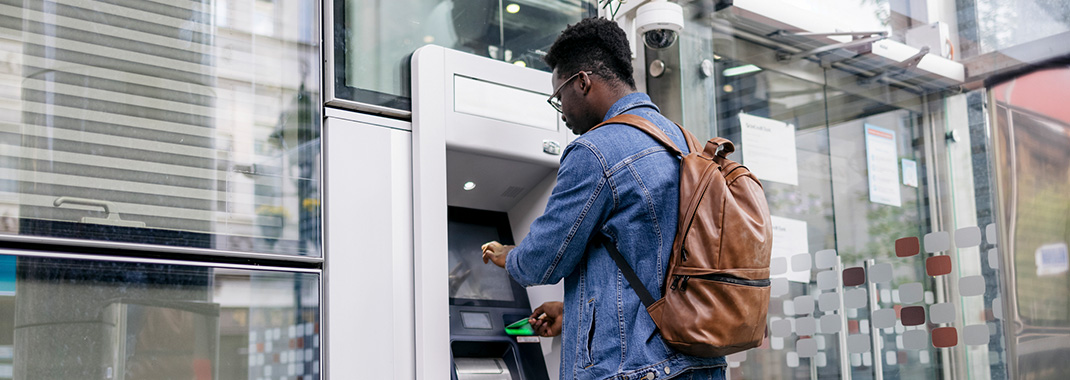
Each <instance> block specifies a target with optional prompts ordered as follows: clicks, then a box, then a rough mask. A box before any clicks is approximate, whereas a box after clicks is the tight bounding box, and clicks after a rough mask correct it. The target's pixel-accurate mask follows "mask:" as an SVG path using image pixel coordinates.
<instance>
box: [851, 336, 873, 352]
mask: <svg viewBox="0 0 1070 380" xmlns="http://www.w3.org/2000/svg"><path fill="white" fill-rule="evenodd" d="M869 347H870V346H869V335H865V334H855V335H851V336H848V337H847V352H850V353H852V354H861V353H864V352H869Z"/></svg>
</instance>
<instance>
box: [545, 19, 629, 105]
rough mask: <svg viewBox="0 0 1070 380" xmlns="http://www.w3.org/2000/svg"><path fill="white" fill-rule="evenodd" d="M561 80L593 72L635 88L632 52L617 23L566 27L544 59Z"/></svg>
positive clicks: (589, 22)
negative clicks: (582, 72) (577, 74)
mask: <svg viewBox="0 0 1070 380" xmlns="http://www.w3.org/2000/svg"><path fill="white" fill-rule="evenodd" d="M543 60H545V61H546V64H547V65H550V68H551V69H555V70H557V73H558V75H560V76H561V77H569V76H571V75H573V74H575V73H577V72H580V71H592V72H594V74H595V75H598V76H600V77H602V78H605V79H607V80H619V81H621V82H623V83H624V84H627V85H628V87H630V88H631V89H635V80H634V79H632V72H633V70H632V63H631V60H632V49H631V48H630V47H628V36H627V35H625V34H624V31H623V30H621V28H620V26H618V25H617V23H616V22H614V21H610V20H607V19H604V18H601V17H591V18H585V19H583V20H581V21H580V22H579V23H577V24H575V25H570V26H569V27H567V28H565V31H564V32H561V35H560V36H558V37H557V41H554V44H553V46H550V51H549V52H548V53H546V57H545V58H543Z"/></svg>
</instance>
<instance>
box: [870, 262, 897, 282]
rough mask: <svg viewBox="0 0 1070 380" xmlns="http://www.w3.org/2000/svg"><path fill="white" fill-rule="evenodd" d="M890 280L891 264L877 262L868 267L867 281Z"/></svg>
mask: <svg viewBox="0 0 1070 380" xmlns="http://www.w3.org/2000/svg"><path fill="white" fill-rule="evenodd" d="M891 280H892V264H888V263H884V264H877V265H874V266H872V267H870V268H869V282H888V281H891Z"/></svg>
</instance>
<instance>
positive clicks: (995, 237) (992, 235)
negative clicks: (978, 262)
mask: <svg viewBox="0 0 1070 380" xmlns="http://www.w3.org/2000/svg"><path fill="white" fill-rule="evenodd" d="M985 240H988V244H992V245H996V242H997V241H999V234H997V233H996V224H995V223H992V224H989V225H987V226H985Z"/></svg>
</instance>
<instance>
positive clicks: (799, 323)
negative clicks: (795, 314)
mask: <svg viewBox="0 0 1070 380" xmlns="http://www.w3.org/2000/svg"><path fill="white" fill-rule="evenodd" d="M815 333H817V321H816V320H814V318H813V317H804V318H798V319H796V320H795V335H798V336H812V335H814V334H815ZM811 356H812V355H811Z"/></svg>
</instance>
